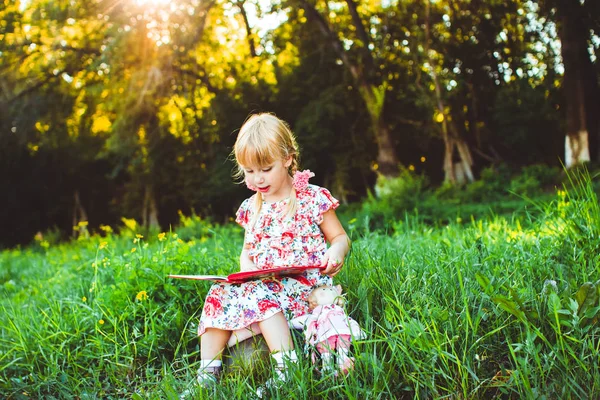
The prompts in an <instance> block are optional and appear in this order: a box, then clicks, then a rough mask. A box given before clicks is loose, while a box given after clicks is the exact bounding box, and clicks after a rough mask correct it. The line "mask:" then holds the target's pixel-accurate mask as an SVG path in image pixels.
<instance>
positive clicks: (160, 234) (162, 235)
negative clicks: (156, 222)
mask: <svg viewBox="0 0 600 400" xmlns="http://www.w3.org/2000/svg"><path fill="white" fill-rule="evenodd" d="M166 235H167V234H166V233H164V232H162V233H159V234H158V240H159V241H160V242H162V241H163V240H165V236H166Z"/></svg>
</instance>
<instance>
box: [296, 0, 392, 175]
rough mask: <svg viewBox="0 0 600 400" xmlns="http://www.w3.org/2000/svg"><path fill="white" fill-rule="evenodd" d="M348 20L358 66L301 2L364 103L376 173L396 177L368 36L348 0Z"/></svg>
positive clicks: (303, 1)
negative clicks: (373, 142) (352, 28)
mask: <svg viewBox="0 0 600 400" xmlns="http://www.w3.org/2000/svg"><path fill="white" fill-rule="evenodd" d="M346 2H347V4H348V8H349V10H350V14H351V15H352V20H353V22H354V24H355V28H356V32H357V34H358V36H359V38H360V39H361V41H363V42H364V41H366V43H363V44H364V46H363V48H362V57H361V58H362V63H357V62H354V61H353V60H351V59H350V57H348V54H347V52H346V50H345V49H344V46H343V45H342V42H341V41H340V38H339V37H338V35H337V33H336V32H334V31H333V29H332V28H331V26H330V25H329V23H328V22H327V20H326V19H325V18H324V17H323V16H322V15H321V14H320V13H319V12H318V11H317V9H316V8H315V7H314V6H313V5H312V4H310V3H309V2H308V1H307V0H301V4H302V8H304V10H305V11H306V14H307V17H308V18H311V19H312V20H313V21H314V22H315V23H316V24H317V26H318V28H319V30H320V31H321V33H322V34H323V36H324V37H325V40H326V42H327V43H328V44H329V46H331V48H332V49H333V51H334V52H335V53H336V55H337V56H338V57H339V58H340V59H341V60H342V63H343V64H344V66H346V68H348V71H349V72H350V74H351V75H352V78H353V80H354V82H355V84H356V86H357V87H358V90H359V93H360V95H361V97H362V99H363V101H364V102H365V105H366V107H367V110H368V112H369V116H370V118H371V127H372V129H373V132H374V134H375V140H376V141H377V164H378V172H379V173H381V174H382V175H384V176H386V177H393V176H397V175H398V164H399V162H398V156H397V154H396V150H395V148H394V143H393V140H392V136H391V132H390V128H389V125H388V124H387V122H386V120H385V116H384V114H383V103H384V100H385V87H383V86H378V85H375V84H374V83H373V82H372V81H371V79H370V77H372V76H374V75H375V71H374V63H373V58H372V55H371V53H370V51H369V50H368V47H367V46H368V36H367V34H366V30H365V27H364V25H363V23H362V21H361V19H360V17H359V15H358V11H357V9H356V3H355V2H354V1H352V0H347V1H346Z"/></svg>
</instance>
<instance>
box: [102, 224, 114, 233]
mask: <svg viewBox="0 0 600 400" xmlns="http://www.w3.org/2000/svg"><path fill="white" fill-rule="evenodd" d="M100 230H102V231H104V232H105V233H112V231H113V230H112V228H111V227H110V226H108V225H100Z"/></svg>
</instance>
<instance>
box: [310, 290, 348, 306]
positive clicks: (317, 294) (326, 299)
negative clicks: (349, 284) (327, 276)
mask: <svg viewBox="0 0 600 400" xmlns="http://www.w3.org/2000/svg"><path fill="white" fill-rule="evenodd" d="M325 304H336V305H338V306H343V305H344V298H343V297H342V287H341V286H340V285H336V286H328V285H323V286H319V287H316V288H314V289H313V291H312V292H310V294H309V295H308V307H309V308H310V309H311V310H314V309H315V308H316V307H317V306H322V305H325Z"/></svg>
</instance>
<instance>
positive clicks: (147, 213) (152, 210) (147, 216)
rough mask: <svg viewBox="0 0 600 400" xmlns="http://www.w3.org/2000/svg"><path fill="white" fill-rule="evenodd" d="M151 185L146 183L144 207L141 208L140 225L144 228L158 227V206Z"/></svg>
mask: <svg viewBox="0 0 600 400" xmlns="http://www.w3.org/2000/svg"><path fill="white" fill-rule="evenodd" d="M153 192H154V191H153V190H152V186H151V185H146V189H145V192H144V207H143V209H142V225H143V226H144V228H160V225H159V224H158V207H157V206H156V198H155V197H154V193H153Z"/></svg>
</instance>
